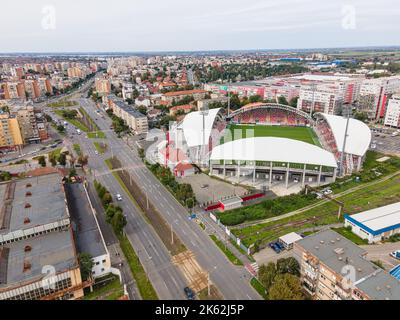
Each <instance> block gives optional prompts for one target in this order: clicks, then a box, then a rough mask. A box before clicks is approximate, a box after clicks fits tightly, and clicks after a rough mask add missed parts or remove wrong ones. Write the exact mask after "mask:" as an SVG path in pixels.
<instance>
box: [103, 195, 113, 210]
mask: <svg viewBox="0 0 400 320" xmlns="http://www.w3.org/2000/svg"><path fill="white" fill-rule="evenodd" d="M112 201H113V199H112V196H111V193H109V192H108V191H106V192H105V193H104V195H103V196H102V197H101V203H102V204H103V207H105V208H106V207H107V206H108V205H109V204H110V203H111V202H112Z"/></svg>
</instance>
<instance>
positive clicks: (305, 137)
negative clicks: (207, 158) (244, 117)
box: [221, 125, 321, 146]
mask: <svg viewBox="0 0 400 320" xmlns="http://www.w3.org/2000/svg"><path fill="white" fill-rule="evenodd" d="M253 130H254V131H253ZM246 137H277V138H287V139H293V140H299V141H303V142H307V143H310V144H313V145H316V146H321V145H320V143H319V141H318V137H317V136H316V134H315V132H314V130H313V129H311V128H308V127H286V126H263V125H230V126H228V128H227V131H226V134H225V136H224V137H223V138H222V139H223V141H221V143H226V142H229V141H232V140H238V139H242V138H246Z"/></svg>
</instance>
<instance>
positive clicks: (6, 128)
mask: <svg viewBox="0 0 400 320" xmlns="http://www.w3.org/2000/svg"><path fill="white" fill-rule="evenodd" d="M22 145H23V139H22V135H21V131H20V128H19V125H18V120H17V118H16V117H15V116H12V115H9V114H8V113H0V149H14V150H15V149H17V148H18V147H20V146H22Z"/></svg>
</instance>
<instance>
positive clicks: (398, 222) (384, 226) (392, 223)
mask: <svg viewBox="0 0 400 320" xmlns="http://www.w3.org/2000/svg"><path fill="white" fill-rule="evenodd" d="M346 219H348V220H349V221H351V222H355V223H357V224H358V225H359V226H360V227H361V228H363V229H366V231H369V232H371V233H373V234H378V233H382V232H385V231H389V230H391V229H396V228H399V227H400V202H397V203H393V204H390V205H387V206H384V207H380V208H375V209H372V210H368V211H364V212H361V213H357V214H353V215H351V216H346Z"/></svg>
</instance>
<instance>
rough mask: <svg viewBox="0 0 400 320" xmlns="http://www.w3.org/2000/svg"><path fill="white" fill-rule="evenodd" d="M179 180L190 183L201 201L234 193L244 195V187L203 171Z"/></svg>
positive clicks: (218, 198) (217, 198) (212, 199)
mask: <svg viewBox="0 0 400 320" xmlns="http://www.w3.org/2000/svg"><path fill="white" fill-rule="evenodd" d="M178 182H182V183H189V184H190V185H191V186H192V188H193V191H194V193H195V194H196V199H197V201H198V202H199V203H206V202H216V201H218V200H221V199H222V198H225V197H229V196H232V195H238V196H241V195H244V194H245V193H246V192H247V190H246V189H245V188H243V187H240V186H237V185H232V184H230V183H227V182H223V181H220V180H218V179H215V178H211V177H210V176H208V175H206V174H204V173H202V174H195V175H192V176H188V177H184V178H182V179H178Z"/></svg>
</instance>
